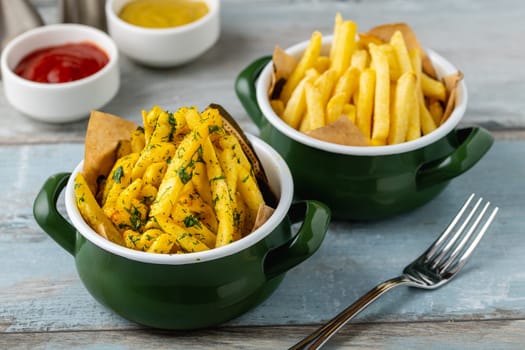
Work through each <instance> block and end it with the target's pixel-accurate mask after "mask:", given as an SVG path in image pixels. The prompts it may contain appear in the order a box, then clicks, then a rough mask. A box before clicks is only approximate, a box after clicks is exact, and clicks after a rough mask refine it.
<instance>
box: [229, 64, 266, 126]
mask: <svg viewBox="0 0 525 350" xmlns="http://www.w3.org/2000/svg"><path fill="white" fill-rule="evenodd" d="M271 60H272V57H271V56H264V57H261V58H258V59H256V60H255V61H253V62H252V63H250V64H249V65H248V66H247V67H246V68H244V70H243V71H242V72H241V73H239V75H238V76H237V79H236V80H235V92H236V93H237V97H238V98H239V100H240V101H241V104H242V105H243V107H244V109H245V110H246V112H247V113H248V116H249V117H250V118H252V120H253V121H254V123H255V124H257V126H258V127H262V122H263V120H264V117H263V114H262V111H261V109H260V108H259V105H258V104H257V93H256V89H255V81H256V80H257V78H258V77H259V74H261V71H262V70H263V68H264V67H266V65H267V64H268V62H270V61H271Z"/></svg>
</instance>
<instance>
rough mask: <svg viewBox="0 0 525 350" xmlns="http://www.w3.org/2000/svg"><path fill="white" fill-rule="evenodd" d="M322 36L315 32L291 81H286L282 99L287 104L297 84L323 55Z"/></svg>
mask: <svg viewBox="0 0 525 350" xmlns="http://www.w3.org/2000/svg"><path fill="white" fill-rule="evenodd" d="M322 37H323V36H322V34H321V33H320V32H317V31H315V32H313V34H312V37H311V38H310V43H309V45H308V47H307V48H306V51H305V52H304V54H303V56H302V58H301V60H300V61H299V63H298V64H297V66H296V67H295V69H294V70H293V72H292V74H291V75H290V77H289V79H288V80H287V81H286V83H285V84H284V87H283V91H282V92H281V99H282V100H283V101H284V102H285V103H286V102H288V100H289V99H290V96H291V95H292V92H293V90H294V89H295V88H296V86H297V84H299V82H300V81H301V79H302V78H303V76H304V73H305V72H306V70H308V69H309V68H312V67H313V66H314V65H315V63H316V61H317V58H318V57H319V54H320V53H321V41H322Z"/></svg>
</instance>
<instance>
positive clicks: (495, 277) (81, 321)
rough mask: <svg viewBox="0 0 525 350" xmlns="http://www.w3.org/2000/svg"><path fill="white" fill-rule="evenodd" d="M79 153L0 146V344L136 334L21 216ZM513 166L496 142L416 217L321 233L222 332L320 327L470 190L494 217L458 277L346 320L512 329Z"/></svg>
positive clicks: (517, 246)
mask: <svg viewBox="0 0 525 350" xmlns="http://www.w3.org/2000/svg"><path fill="white" fill-rule="evenodd" d="M82 153H83V146H82V145H80V144H51V145H38V146H36V145H35V146H4V147H1V148H0V164H1V167H2V168H1V169H2V170H1V173H0V193H2V194H3V195H4V200H3V201H2V202H1V203H0V259H1V260H0V261H1V262H2V272H1V273H0V334H1V332H7V333H10V332H28V331H57V330H108V329H114V330H115V329H130V328H136V327H137V326H136V325H134V324H132V323H130V322H127V321H125V320H123V319H121V318H120V317H118V316H116V315H115V314H113V313H112V312H111V311H110V310H108V309H106V308H105V307H103V306H101V305H99V304H98V303H97V302H96V301H95V300H94V299H92V298H91V296H90V295H89V294H88V293H87V291H86V290H85V289H84V288H83V286H82V284H81V282H80V280H79V279H78V277H77V275H76V272H75V268H74V262H73V257H71V256H70V255H68V254H67V253H66V252H65V251H63V250H62V249H61V248H60V247H59V246H58V245H56V244H55V243H54V242H53V241H52V240H51V239H50V238H48V237H47V236H46V235H45V233H43V232H42V231H41V229H40V228H39V227H38V226H37V224H36V223H35V222H34V220H33V218H32V209H31V208H32V202H33V199H34V197H35V195H36V193H37V191H38V190H39V189H40V187H41V185H42V184H43V182H44V181H45V179H46V178H47V177H48V176H49V175H52V174H54V173H58V172H63V171H70V170H72V169H73V168H74V166H75V165H76V164H77V163H78V161H79V160H80V159H81V158H82ZM524 156H525V142H521V141H519V142H512V141H511V142H508V141H502V142H497V143H495V145H494V147H493V148H492V149H491V151H490V152H489V153H488V154H487V155H486V157H485V158H483V160H482V161H481V162H480V163H479V164H477V165H476V166H475V167H474V168H473V169H471V170H470V171H469V172H468V173H466V174H464V175H462V176H460V177H459V178H457V179H455V180H454V181H452V183H451V184H450V186H449V187H447V189H446V190H445V191H444V192H443V193H442V194H440V195H439V196H438V197H437V198H436V199H435V200H433V201H432V202H430V203H429V204H427V205H425V206H424V207H422V208H419V209H417V210H415V211H413V212H411V213H408V214H406V215H401V216H399V217H396V218H393V219H388V220H383V221H379V222H367V223H364V222H356V223H343V222H334V223H332V224H331V226H330V230H329V232H328V235H327V238H326V240H325V241H324V242H323V245H322V246H321V248H320V249H319V251H318V252H317V253H316V254H315V255H314V256H313V257H312V258H310V259H309V260H308V261H306V262H305V263H303V264H302V265H300V266H298V267H296V268H294V269H293V270H291V271H290V272H289V273H288V275H287V276H286V278H285V280H284V282H283V284H282V285H281V286H280V287H279V289H278V290H277V291H276V292H275V293H274V294H273V295H272V296H271V297H270V298H269V299H268V300H266V301H265V302H264V303H263V304H261V305H260V306H259V307H257V308H255V309H253V310H252V311H250V312H248V313H246V314H245V315H243V316H241V317H239V318H237V319H235V320H232V321H230V322H229V323H228V324H227V325H229V326H241V325H242V326H249V325H260V326H263V325H301V324H315V323H319V322H321V321H324V320H327V319H328V318H329V317H330V316H333V315H334V314H336V313H337V312H338V311H339V310H341V309H342V308H343V307H344V306H346V305H347V304H349V303H351V302H352V301H353V300H355V299H356V298H357V297H358V296H359V295H361V294H362V293H364V292H366V291H367V290H368V289H370V288H371V287H373V286H374V285H375V284H376V283H378V282H381V281H383V280H385V279H387V278H389V277H392V276H394V275H395V274H397V273H399V272H400V271H401V269H402V267H403V266H404V265H405V264H406V263H408V262H409V261H411V260H412V259H413V258H414V257H415V256H416V255H418V254H419V252H420V251H422V250H423V248H425V247H426V246H427V245H428V244H429V243H430V242H431V241H432V240H433V239H434V238H435V237H436V235H438V234H439V233H440V231H441V230H442V228H443V227H444V226H446V224H447V223H448V220H449V218H451V217H452V215H453V213H454V212H455V211H456V210H457V209H458V207H459V206H460V204H461V203H462V202H463V200H464V199H465V198H466V196H467V195H468V194H469V193H471V192H476V193H479V194H480V195H483V196H486V198H487V199H489V200H491V201H492V202H493V203H494V204H496V205H498V206H499V207H500V208H501V210H500V213H499V214H498V216H497V218H496V221H495V223H494V224H493V225H492V227H491V229H490V231H489V232H488V234H487V235H486V237H485V238H484V240H483V241H482V242H481V244H480V247H479V248H478V250H477V251H476V253H475V255H474V257H473V259H472V261H471V262H470V263H469V264H468V265H467V267H466V268H465V270H464V271H463V273H462V274H461V275H460V276H458V277H457V279H456V280H454V281H453V282H452V283H450V284H449V285H447V286H445V287H443V288H441V289H439V290H436V291H432V292H425V291H418V290H413V289H408V288H400V289H398V290H394V291H392V292H390V293H389V294H387V295H386V296H384V297H383V298H382V299H380V300H379V301H378V302H377V303H376V304H374V305H372V306H370V308H369V309H367V310H366V311H365V312H364V313H363V314H361V315H360V316H359V317H358V318H357V321H359V322H405V321H412V322H419V321H432V320H434V321H446V320H455V321H460V320H472V319H479V320H487V319H491V320H492V319H496V320H504V319H509V318H510V319H523V318H524V316H525V272H524V271H523V266H524V265H525V255H524V254H523V252H524V249H525V240H524V239H523V235H522V232H523V227H525V225H524V224H525V216H524V215H523V206H524V204H525V193H524V192H525V190H524V187H523V179H524V178H525V162H524V159H525V158H524ZM61 207H62V205H61Z"/></svg>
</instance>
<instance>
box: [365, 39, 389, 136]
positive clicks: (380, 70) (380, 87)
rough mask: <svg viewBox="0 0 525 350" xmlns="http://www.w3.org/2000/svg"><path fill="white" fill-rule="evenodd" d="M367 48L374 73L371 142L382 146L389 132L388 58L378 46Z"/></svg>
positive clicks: (372, 45) (371, 45)
mask: <svg viewBox="0 0 525 350" xmlns="http://www.w3.org/2000/svg"><path fill="white" fill-rule="evenodd" d="M369 47H370V55H371V56H372V65H373V68H374V69H375V72H376V84H375V91H374V96H375V97H374V115H373V124H372V141H373V142H374V144H383V143H385V142H386V139H387V137H388V134H389V131H390V73H389V66H388V58H387V56H386V54H385V53H384V51H383V50H381V48H380V47H379V46H377V45H374V44H370V45H369Z"/></svg>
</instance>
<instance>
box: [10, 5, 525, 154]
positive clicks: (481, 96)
mask: <svg viewBox="0 0 525 350" xmlns="http://www.w3.org/2000/svg"><path fill="white" fill-rule="evenodd" d="M35 3H36V4H38V5H39V9H40V10H41V12H42V14H43V16H44V19H45V20H46V23H53V22H56V20H57V11H56V8H55V3H56V2H55V1H48V0H39V1H35ZM221 4H222V9H221V20H222V32H221V37H220V39H219V41H218V42H217V44H216V45H215V46H214V47H213V48H212V49H211V50H209V51H208V52H207V53H206V54H205V55H204V56H202V57H200V58H199V59H197V60H196V61H194V62H192V63H190V64H187V65H185V66H182V67H178V68H173V69H160V70H159V69H150V68H146V67H143V66H139V65H137V64H135V63H133V62H131V61H130V60H128V59H127V58H125V57H122V59H121V64H120V65H121V72H122V86H121V88H120V91H119V93H118V94H117V96H116V97H115V98H114V99H113V100H112V101H111V102H110V103H109V104H107V105H106V106H105V107H103V108H101V109H102V110H103V111H105V112H109V113H113V114H117V115H120V116H122V117H125V118H127V119H130V120H133V121H139V120H140V111H141V109H148V108H150V107H151V106H153V105H154V104H159V105H160V106H162V107H163V108H166V109H175V108H177V107H179V106H181V105H196V106H198V107H200V108H201V107H204V106H206V105H207V104H209V103H210V102H215V103H219V104H222V105H223V106H224V107H226V109H228V110H229V111H230V113H231V114H232V115H233V116H234V117H235V118H236V119H237V120H238V121H239V123H240V124H241V126H242V127H243V128H245V129H246V130H248V131H251V132H252V133H256V132H257V130H256V128H255V125H254V124H253V123H252V122H251V121H250V120H249V119H248V117H247V115H246V113H245V112H244V109H243V108H242V106H241V105H240V103H239V101H238V100H237V98H236V96H235V93H234V90H233V84H234V81H235V78H236V76H237V74H238V73H239V72H240V71H241V70H242V69H243V68H244V67H246V65H248V64H249V63H250V62H251V61H252V60H254V59H256V58H258V57H260V56H263V55H267V54H270V53H271V52H272V51H273V48H274V46H275V45H279V46H282V47H287V46H290V45H292V44H294V43H297V42H299V41H303V40H306V39H307V38H308V37H309V36H310V33H311V32H312V31H313V30H315V29H317V30H320V31H321V32H323V33H325V34H330V33H331V31H332V23H333V18H334V15H335V13H336V12H337V11H340V12H341V13H342V14H343V15H344V17H345V18H348V19H352V20H354V21H356V22H357V23H358V25H359V28H360V30H367V29H368V28H370V27H372V26H374V25H377V24H381V23H386V22H396V21H406V22H408V23H409V24H410V25H411V26H412V27H413V28H414V30H415V32H416V33H417V35H418V36H419V38H420V40H421V42H422V43H423V44H424V45H425V46H427V47H431V48H433V49H434V50H436V51H437V52H438V53H440V54H442V55H443V56H444V57H446V58H447V59H449V60H450V61H451V62H452V63H454V64H455V65H456V66H457V67H458V68H459V69H460V70H461V71H462V72H463V73H464V74H465V79H466V83H467V86H468V91H469V104H468V110H467V112H466V115H465V118H464V123H466V124H470V123H475V124H482V125H484V126H487V127H489V128H490V129H493V130H495V129H501V128H524V127H525V114H524V113H525V112H524V111H525V99H523V98H522V97H523V93H522V91H525V70H524V69H522V65H523V58H524V57H525V47H524V46H523V45H518V44H517V43H519V42H521V40H522V34H523V32H524V30H525V27H524V25H523V21H522V20H521V15H522V13H524V12H525V3H524V2H523V1H519V0H505V1H490V0H482V1H454V0H444V1H417V0H403V1H388V0H381V1H336V0H332V1H318V0H316V1H314V0H310V1H307V0H303V1H292V0H288V1H281V0H279V1H277V0H264V1H263V0H258V1H239V0H223V1H221ZM2 89H3V87H0V90H2ZM0 115H1V116H2V117H1V118H0V144H16V143H52V142H60V141H62V142H68V141H71V142H81V141H82V139H83V137H84V133H85V128H86V121H80V122H76V123H70V124H64V125H49V124H44V123H40V122H36V121H33V120H30V119H29V118H27V117H25V116H23V115H21V114H20V113H19V112H17V111H15V110H14V109H13V108H12V107H11V106H9V105H8V103H7V101H6V99H5V95H4V94H3V91H2V93H1V94H0Z"/></svg>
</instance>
